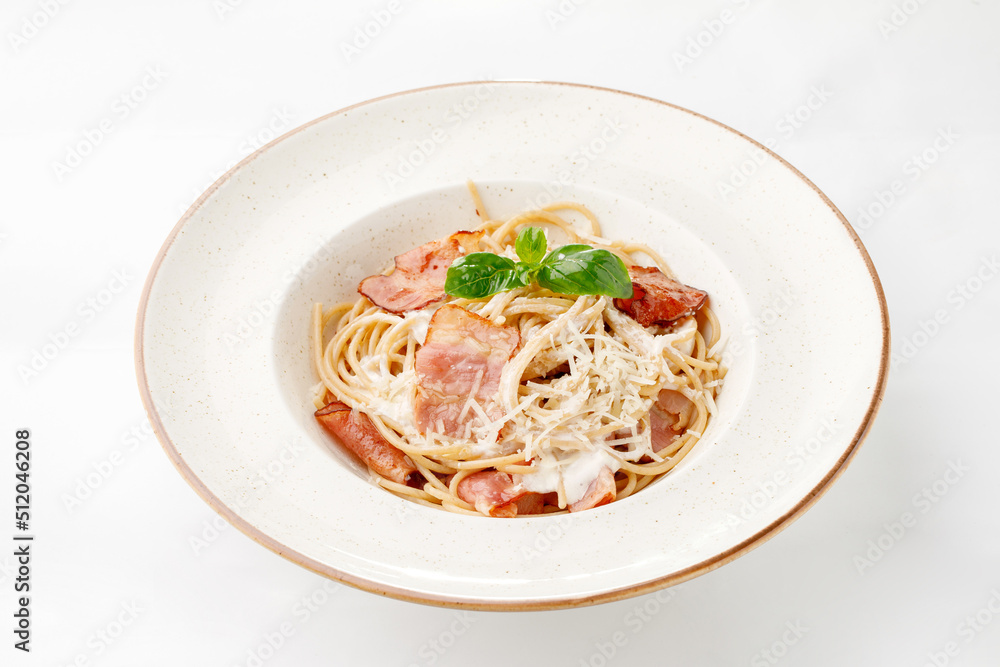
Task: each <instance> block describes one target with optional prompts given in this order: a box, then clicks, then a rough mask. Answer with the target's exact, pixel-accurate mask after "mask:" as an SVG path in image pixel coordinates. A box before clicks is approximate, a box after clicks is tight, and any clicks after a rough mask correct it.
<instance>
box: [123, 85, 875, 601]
mask: <svg viewBox="0 0 1000 667" xmlns="http://www.w3.org/2000/svg"><path fill="white" fill-rule="evenodd" d="M484 84H491V85H496V84H500V85H505V84H514V85H529V86H541V87H553V86H565V87H571V88H584V89H591V90H596V91H600V92H605V93H613V94H617V95H626V96H629V97H633V98H636V99H639V100H643V101H645V102H653V103H656V104H661V105H664V106H667V107H670V108H672V109H675V110H677V111H682V112H684V113H687V114H690V115H692V116H695V117H697V118H700V119H702V120H706V121H708V122H710V123H713V124H714V125H717V126H718V127H720V128H722V129H724V130H726V131H728V132H732V133H733V134H735V135H737V136H738V137H740V138H741V139H744V140H745V141H747V142H749V143H750V144H752V145H754V146H755V147H756V148H758V149H760V150H762V151H765V152H766V153H767V154H768V155H770V156H771V157H772V158H774V159H776V160H777V161H778V162H780V163H781V164H782V165H783V166H784V167H786V168H787V169H789V170H790V171H791V172H792V173H793V174H795V175H796V176H797V177H798V178H800V179H801V180H802V181H803V182H804V183H805V184H806V185H808V186H809V187H810V188H812V189H813V191H814V192H815V193H816V194H817V195H819V197H820V200H821V201H822V202H823V203H824V204H825V205H826V206H828V207H829V208H830V210H831V211H832V212H833V213H834V215H835V216H836V217H837V219H838V220H840V222H841V224H842V225H843V226H844V230H845V231H846V232H847V234H848V236H849V237H850V238H851V239H852V240H853V241H854V245H855V247H856V249H857V251H858V252H859V253H860V255H861V258H862V260H863V261H864V263H865V265H866V267H867V268H868V272H869V275H870V277H871V280H872V283H873V285H874V288H875V293H876V296H877V297H878V302H879V314H880V319H881V322H882V353H881V358H880V360H879V372H878V379H877V381H876V386H875V389H874V391H873V393H872V398H871V401H870V402H869V404H868V408H867V410H866V411H865V415H864V418H863V419H862V421H861V424H860V425H859V427H858V429H857V430H856V431H855V433H854V435H853V436H852V439H851V444H850V446H849V447H848V448H847V450H846V451H845V452H844V454H843V455H842V456H841V457H840V459H839V460H838V461H837V463H836V464H835V465H834V466H833V468H831V470H830V471H829V472H827V474H826V475H825V476H824V477H823V479H821V480H820V482H819V483H818V484H817V485H816V486H815V487H813V488H812V489H811V490H810V491H809V492H808V493H807V494H806V495H805V496H804V497H803V498H802V499H801V500H800V501H799V502H798V503H796V504H795V505H794V506H793V507H792V508H791V509H790V510H788V511H787V512H786V513H785V514H783V515H782V516H781V517H779V518H778V519H776V520H774V521H772V522H771V523H770V524H768V525H767V526H765V527H764V528H762V529H761V530H759V531H757V532H756V533H754V534H753V535H752V536H750V537H748V538H747V539H745V540H743V541H742V542H740V543H739V544H737V545H735V546H733V547H731V548H729V549H727V550H726V551H723V552H722V553H719V554H716V555H715V556H712V557H711V558H708V559H705V560H703V561H702V562H700V563H697V564H695V565H692V566H690V567H687V568H685V569H683V570H679V571H677V572H674V573H671V574H668V575H666V576H663V577H658V578H656V579H652V580H649V581H645V582H641V583H637V584H633V585H631V586H624V587H621V588H617V589H613V590H610V591H605V592H603V593H599V594H596V595H587V596H583V597H573V596H568V597H562V598H557V599H551V600H531V599H522V600H508V601H497V600H490V599H486V598H480V599H475V598H469V599H464V598H463V599H460V598H454V597H451V596H447V595H437V594H423V595H422V594H417V593H414V592H413V591H411V590H408V589H405V588H399V587H395V586H387V585H381V584H376V583H373V582H371V581H369V580H367V579H364V578H361V577H356V576H353V575H350V574H348V573H345V572H342V571H340V570H338V569H336V568H334V567H331V566H329V565H327V564H325V563H321V562H319V561H317V560H315V559H313V558H310V557H308V556H306V555H305V554H302V553H300V552H298V551H296V550H294V549H291V548H289V547H288V546H286V545H284V544H282V543H280V542H278V541H277V540H275V539H274V538H272V537H271V536H269V535H267V534H266V533H264V532H263V531H261V530H260V529H258V528H257V527H255V526H254V525H252V524H251V523H250V522H248V521H246V520H245V519H243V518H242V517H240V516H239V515H238V514H237V513H236V512H235V511H234V510H233V509H232V508H230V507H229V506H228V505H226V504H225V503H224V502H223V501H222V500H221V499H220V498H219V497H218V496H216V495H215V494H214V493H212V492H211V491H210V490H209V489H208V487H207V486H206V485H205V484H204V483H203V482H202V481H201V479H200V478H199V477H198V476H197V475H196V474H195V473H194V471H192V470H191V468H190V466H188V464H187V463H186V462H185V460H184V458H183V457H182V456H181V455H180V452H179V450H178V449H177V447H176V446H175V445H174V443H173V441H172V440H171V439H170V436H169V435H168V433H167V431H166V428H165V427H164V425H163V422H162V421H161V419H160V415H159V413H158V412H157V410H156V405H155V404H154V402H153V397H152V393H151V391H150V388H149V382H148V378H147V376H146V369H145V359H144V355H143V352H144V348H143V337H144V333H145V319H146V310H147V307H148V305H149V295H150V291H151V289H152V286H153V283H154V281H155V280H156V276H157V274H158V273H159V269H160V266H161V265H162V264H163V261H164V259H165V258H166V255H167V253H168V252H169V250H170V248H171V246H172V245H173V242H174V240H175V239H176V237H177V235H178V234H179V233H180V231H181V230H182V229H183V228H184V226H185V225H186V224H187V223H188V221H189V220H190V218H191V217H192V216H193V215H194V214H195V212H196V211H198V210H199V209H200V208H201V206H202V205H203V204H204V203H205V201H206V200H207V199H208V198H209V197H210V196H212V195H213V194H214V193H215V192H216V190H218V189H219V188H220V187H221V186H222V185H223V184H224V183H225V182H226V181H227V180H229V178H230V177H231V176H232V175H233V174H235V173H236V172H237V171H239V170H240V169H242V168H243V166H244V165H246V164H248V163H249V162H251V161H252V160H254V159H256V158H257V157H258V156H259V155H260V154H262V153H263V152H264V151H266V150H268V149H269V148H271V147H272V146H274V145H276V144H278V143H279V142H281V141H284V140H285V139H287V138H289V137H291V136H292V135H295V134H298V133H299V132H302V131H304V130H305V129H307V128H309V127H311V126H313V125H315V124H317V123H320V122H323V121H325V120H327V119H329V118H332V117H334V116H338V115H341V114H344V113H346V112H348V111H351V110H354V109H357V108H359V107H362V106H367V105H369V104H374V103H376V102H380V101H382V100H387V99H391V98H395V97H400V96H404V95H410V94H414V93H421V92H426V91H430V90H437V89H442V88H456V87H463V86H479V85H484ZM134 341H135V342H134V350H133V351H134V356H135V371H136V380H137V383H138V387H139V394H140V396H141V398H142V403H143V407H144V409H145V411H146V415H147V417H148V418H149V422H150V425H151V426H152V428H153V431H154V433H155V434H156V437H157V439H158V440H159V441H160V444H161V445H162V447H163V449H164V451H165V452H166V453H167V456H168V458H169V459H170V461H171V463H173V465H174V467H175V468H176V469H177V471H178V472H179V473H180V474H181V476H182V477H183V478H184V480H185V481H186V482H187V483H188V484H189V485H190V486H191V488H192V489H194V491H195V492H196V493H197V494H198V495H199V496H201V498H202V499H203V500H204V501H205V502H206V503H208V505H209V506H210V507H211V508H212V509H213V510H215V512H217V513H218V514H219V515H221V516H222V517H223V518H224V519H225V520H226V521H228V522H229V523H230V524H231V525H233V526H235V527H236V528H237V529H238V530H240V532H242V533H243V534H244V535H246V536H248V537H250V538H251V539H253V540H254V541H255V542H257V543H258V544H261V545H263V546H264V547H266V548H268V549H270V550H271V551H273V552H274V553H276V554H278V555H279V556H281V557H283V558H285V559H287V560H290V561H291V562H293V563H296V564H297V565H300V566H302V567H304V568H306V569H307V570H310V571H312V572H315V573H316V574H319V575H322V576H324V577H326V578H329V579H333V580H335V581H338V582H340V583H343V584H347V585H349V586H352V587H354V588H358V589H361V590H364V591H368V592H370V593H376V594H378V595H383V596H387V597H391V598H395V599H398V600H405V601H407V602H416V603H421V604H427V605H433V606H440V607H449V608H456V609H468V610H475V611H542V610H551V609H567V608H574V607H583V606H588V605H593V604H598V603H603V602H613V601H616V600H623V599H626V598H630V597H635V596H638V595H643V594H646V593H652V592H654V591H657V590H660V589H662V588H667V587H669V586H675V585H677V584H680V583H683V582H685V581H688V580H689V579H693V578H695V577H697V576H700V575H702V574H705V573H707V572H711V571H712V570H714V569H716V568H718V567H721V566H722V565H725V564H726V563H729V562H731V561H733V560H735V559H737V558H739V557H740V556H742V555H744V554H746V553H749V552H750V551H752V550H753V549H755V548H757V547H758V546H760V545H762V544H764V543H765V542H767V541H768V540H769V539H771V538H772V537H774V536H775V535H777V534H778V533H780V532H781V531H782V530H784V529H785V528H787V527H788V526H789V525H791V523H792V522H794V521H795V520H796V519H798V518H799V517H800V516H802V514H804V513H805V512H806V510H808V509H809V508H810V507H812V506H813V504H815V503H816V501H817V500H819V498H820V496H822V495H823V494H824V493H826V492H827V490H829V488H830V486H831V485H832V484H833V482H834V481H835V480H836V479H837V478H838V477H840V475H841V474H842V473H843V472H844V470H846V468H847V466H848V464H849V463H850V462H851V460H852V459H853V458H854V455H855V454H856V453H857V450H858V449H859V447H860V445H861V443H862V442H863V441H864V439H865V437H866V436H867V435H868V431H869V429H870V427H871V424H872V422H873V421H874V419H875V416H876V414H877V413H878V410H879V407H880V406H881V404H882V398H883V396H884V394H885V387H886V382H887V379H888V370H889V359H890V341H891V338H890V329H889V313H888V305H887V304H886V300H885V292H884V291H883V289H882V283H881V281H880V280H879V277H878V273H877V272H876V270H875V266H874V264H873V263H872V260H871V257H870V256H869V254H868V251H867V250H866V249H865V247H864V244H863V243H862V242H861V239H860V237H859V236H858V234H857V232H855V231H854V228H853V227H852V226H851V224H850V223H849V222H848V221H847V218H846V217H844V214H843V213H841V212H840V210H839V209H838V208H837V207H836V206H835V205H834V204H833V202H832V201H830V198H829V197H827V196H826V194H824V193H823V192H822V191H821V190H820V189H819V188H818V187H816V185H815V184H814V183H813V182H812V181H811V180H809V179H808V178H807V177H806V176H805V175H804V174H803V173H802V172H801V171H799V170H798V169H796V168H795V167H794V166H792V165H791V164H790V163H789V162H788V161H787V160H785V159H784V158H782V157H781V156H780V155H778V154H777V153H775V152H774V151H772V150H771V149H769V148H768V147H767V146H765V145H763V144H762V143H760V142H759V141H756V140H755V139H752V138H751V137H749V136H747V135H745V134H743V133H742V132H740V131H739V130H736V129H734V128H732V127H730V126H728V125H726V124H724V123H721V122H719V121H717V120H715V119H714V118H710V117H708V116H706V115H704V114H701V113H698V112H696V111H691V110H690V109H687V108H685V107H681V106H678V105H676V104H671V103H670V102H665V101H663V100H659V99H656V98H653V97H649V96H647V95H640V94H638V93H632V92H628V91H624V90H618V89H615V88H608V87H604V86H595V85H590V84H583V83H569V82H562V81H539V80H517V79H507V80H502V81H486V80H480V81H457V82H452V83H443V84H436V85H432V86H424V87H420V88H413V89H409V90H403V91H399V92H395V93H390V94H388V95H381V96H379V97H374V98H371V99H368V100H364V101H362V102H358V103H356V104H352V105H349V106H346V107H343V108H341V109H338V110H336V111H332V112H330V113H328V114H324V115H322V116H320V117H318V118H315V119H313V120H311V121H308V122H306V123H304V124H302V125H300V126H298V127H296V128H294V129H292V130H290V131H288V132H286V133H285V134H283V135H281V136H279V137H277V138H275V139H273V140H272V141H270V142H268V143H267V144H265V145H264V146H261V147H260V148H258V149H257V150H255V151H254V152H253V153H251V154H250V155H248V156H246V157H245V158H243V159H242V160H240V161H239V162H238V163H237V164H235V165H234V166H233V167H232V168H231V169H229V170H228V171H227V172H226V173H224V174H223V175H222V176H220V177H219V178H218V179H217V180H216V181H215V182H214V183H212V185H211V186H209V187H208V189H206V190H205V192H203V193H202V194H201V196H199V197H198V199H197V200H195V202H194V203H193V204H191V206H190V207H188V209H187V211H185V212H184V214H183V215H182V216H181V218H180V219H179V220H178V221H177V223H176V224H175V225H174V227H173V229H172V230H171V231H170V234H169V236H167V239H166V240H165V241H164V242H163V245H162V246H161V247H160V250H159V252H158V253H157V255H156V258H155V259H154V261H153V264H152V266H151V268H150V270H149V274H148V275H147V277H146V281H145V284H144V285H143V288H142V294H141V295H140V297H139V307H138V312H137V315H136V323H135V336H134Z"/></svg>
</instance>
